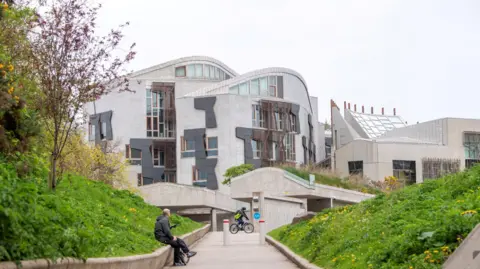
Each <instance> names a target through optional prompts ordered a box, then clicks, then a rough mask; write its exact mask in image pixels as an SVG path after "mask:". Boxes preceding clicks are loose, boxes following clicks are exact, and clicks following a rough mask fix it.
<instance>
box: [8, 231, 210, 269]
mask: <svg viewBox="0 0 480 269" xmlns="http://www.w3.org/2000/svg"><path fill="white" fill-rule="evenodd" d="M209 230H210V224H207V225H206V226H204V227H202V228H200V229H198V230H195V231H193V232H191V233H189V234H186V235H183V236H181V238H182V239H183V240H184V241H185V242H186V243H187V245H189V246H190V245H192V244H193V243H195V242H196V241H198V240H199V239H201V238H202V237H203V236H204V235H205V234H206V233H208V231H209ZM152 236H153V234H152ZM172 261H173V249H172V248H171V247H170V246H165V247H162V248H159V249H157V250H156V251H155V252H153V253H150V254H143V255H135V256H127V257H112V258H89V259H87V261H86V262H83V261H82V260H78V259H72V258H64V259H58V260H57V262H56V263H52V262H51V261H48V260H45V259H40V260H31V261H22V268H24V269H44V268H49V269H50V268H52V269H67V268H68V269H148V268H155V269H160V268H163V267H164V266H165V265H169V264H170V263H172ZM0 269H17V265H16V264H15V263H14V262H2V263H0Z"/></svg>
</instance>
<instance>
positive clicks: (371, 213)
mask: <svg viewBox="0 0 480 269" xmlns="http://www.w3.org/2000/svg"><path fill="white" fill-rule="evenodd" d="M390 181H391V180H390ZM391 183H395V182H393V181H391ZM478 197H480V166H476V167H474V168H472V169H471V170H469V171H465V172H461V173H458V174H454V175H448V176H445V177H444V178H442V179H438V180H429V181H426V182H424V183H422V184H416V185H412V186H409V187H406V188H403V189H400V190H396V191H392V192H391V193H386V194H381V195H377V196H376V197H375V198H373V199H370V200H367V201H364V202H362V203H360V204H357V205H353V206H346V207H341V208H333V209H328V210H325V211H323V212H321V213H319V214H318V215H317V216H316V217H314V218H312V219H311V220H309V221H304V222H302V223H299V224H297V225H287V226H284V227H281V228H279V229H277V230H274V231H272V232H271V233H270V234H271V235H272V236H273V237H274V238H276V239H277V240H279V241H280V242H282V243H283V244H285V245H287V246H288V247H290V248H291V249H292V250H293V251H295V252H296V253H298V254H300V255H302V256H304V257H305V258H306V259H308V260H310V261H311V262H313V263H315V264H317V265H319V266H321V267H323V268H340V269H342V268H385V269H387V268H388V269H396V268H441V265H442V263H443V262H444V261H445V260H446V259H447V257H448V256H449V255H450V254H451V253H452V251H454V250H455V249H456V248H457V247H458V245H459V243H460V242H461V240H463V238H465V237H466V236H467V235H468V233H469V232H470V231H471V230H472V229H473V228H474V227H475V225H477V224H478V223H479V222H480V215H479V214H477V212H479V210H480V199H478Z"/></svg>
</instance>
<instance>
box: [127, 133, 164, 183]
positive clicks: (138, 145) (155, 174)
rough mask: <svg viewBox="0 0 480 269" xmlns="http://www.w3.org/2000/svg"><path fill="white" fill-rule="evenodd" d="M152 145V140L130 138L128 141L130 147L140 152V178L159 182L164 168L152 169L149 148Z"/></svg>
mask: <svg viewBox="0 0 480 269" xmlns="http://www.w3.org/2000/svg"><path fill="white" fill-rule="evenodd" d="M152 145H153V139H149V138H132V139H130V147H131V148H132V149H136V150H140V151H141V152H142V161H141V163H142V176H143V178H144V185H145V178H151V179H152V180H153V181H156V182H160V181H161V180H162V176H163V173H164V171H165V168H163V167H153V160H152V152H151V151H150V147H151V146H152Z"/></svg>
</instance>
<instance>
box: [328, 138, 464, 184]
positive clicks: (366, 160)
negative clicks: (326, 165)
mask: <svg viewBox="0 0 480 269" xmlns="http://www.w3.org/2000/svg"><path fill="white" fill-rule="evenodd" d="M463 154H464V152H463V148H462V150H455V149H454V148H452V147H448V146H440V145H429V144H411V143H377V142H374V141H367V140H355V141H353V142H351V143H349V144H347V145H345V146H344V147H342V148H340V149H338V150H337V151H336V152H335V156H336V172H337V173H339V174H340V175H341V176H348V162H349V161H363V175H364V176H366V177H368V178H370V179H371V180H383V179H384V178H385V177H386V176H391V175H393V162H392V161H393V160H408V161H415V165H416V174H417V180H416V181H417V182H423V178H422V172H423V167H422V159H423V158H449V159H452V158H458V159H461V160H462V159H463V160H464V155H463Z"/></svg>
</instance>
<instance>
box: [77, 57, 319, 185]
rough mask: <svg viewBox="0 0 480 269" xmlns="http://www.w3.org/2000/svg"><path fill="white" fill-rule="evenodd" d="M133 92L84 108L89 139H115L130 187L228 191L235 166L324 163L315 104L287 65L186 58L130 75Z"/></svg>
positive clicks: (301, 82) (112, 95)
mask: <svg viewBox="0 0 480 269" xmlns="http://www.w3.org/2000/svg"><path fill="white" fill-rule="evenodd" d="M129 79H130V88H131V90H132V91H133V92H122V93H116V92H115V93H111V94H109V95H107V96H103V97H102V98H101V99H99V100H97V101H95V102H92V103H89V104H87V106H86V111H87V113H88V114H89V115H90V117H89V119H90V123H89V128H88V130H89V134H88V136H89V137H88V139H89V140H90V141H95V142H96V143H100V142H101V141H102V140H120V141H121V143H122V145H125V157H126V158H128V159H129V160H130V163H131V166H130V168H129V171H128V173H129V178H130V180H131V181H132V183H133V184H134V185H138V186H143V185H148V184H152V183H156V182H174V183H179V184H186V185H198V186H204V187H207V188H208V189H211V190H220V191H222V192H225V193H229V188H228V187H227V186H225V185H222V184H221V182H222V181H223V174H224V173H225V171H226V170H227V169H228V168H229V167H231V166H235V165H240V164H243V163H250V164H253V165H255V166H256V167H257V168H258V167H264V166H271V165H274V164H276V163H279V162H290V163H296V164H304V163H314V162H317V161H318V160H317V159H323V156H324V155H325V143H324V141H323V139H324V138H323V128H322V127H321V124H320V123H319V122H318V100H317V98H316V97H312V96H310V95H309V93H308V89H307V85H306V82H305V80H304V79H303V78H302V76H301V75H300V74H298V73H297V72H295V71H293V70H290V69H286V68H266V69H262V70H257V71H253V72H249V73H246V74H243V75H239V74H237V73H236V72H235V71H233V70H232V69H231V68H229V67H228V66H226V65H225V64H223V63H222V62H220V61H218V60H215V59H212V58H209V57H186V58H181V59H177V60H173V61H170V62H167V63H164V64H160V65H157V66H153V67H150V68H147V69H144V70H141V71H138V72H135V73H133V74H131V75H130V77H129Z"/></svg>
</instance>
